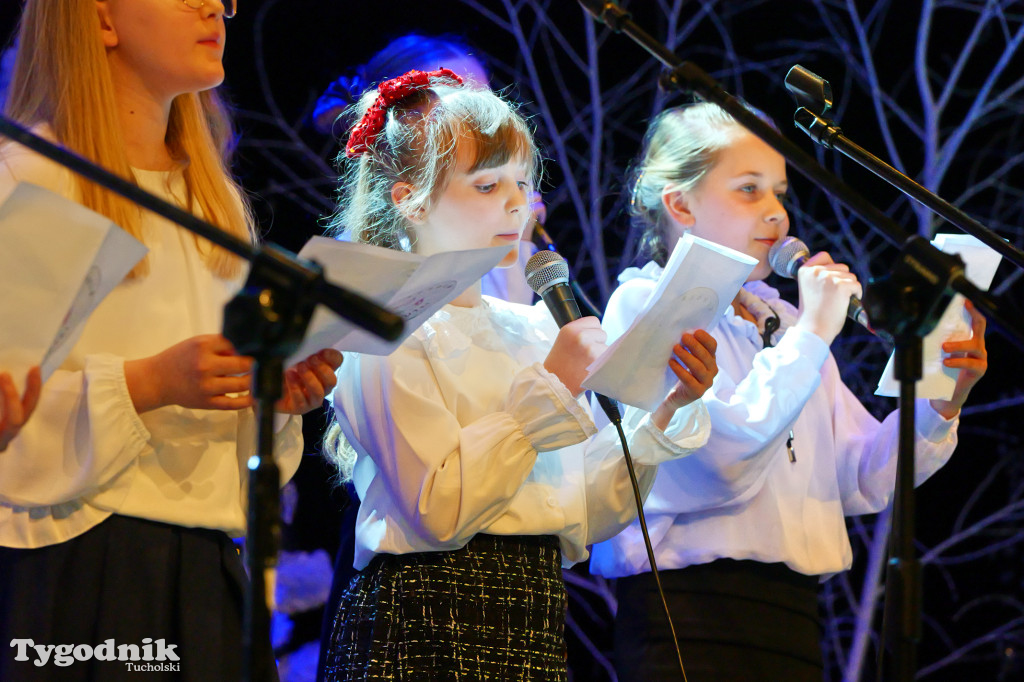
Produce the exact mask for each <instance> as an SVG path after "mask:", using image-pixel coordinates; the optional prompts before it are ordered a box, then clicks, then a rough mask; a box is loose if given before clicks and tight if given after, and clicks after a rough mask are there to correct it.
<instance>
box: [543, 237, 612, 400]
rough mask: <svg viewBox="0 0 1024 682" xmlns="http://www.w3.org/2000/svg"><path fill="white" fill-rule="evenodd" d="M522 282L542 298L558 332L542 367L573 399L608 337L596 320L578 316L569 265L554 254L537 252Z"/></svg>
mask: <svg viewBox="0 0 1024 682" xmlns="http://www.w3.org/2000/svg"><path fill="white" fill-rule="evenodd" d="M526 283H527V284H529V285H530V288H531V289H533V290H534V291H535V292H536V293H537V295H539V296H540V297H541V298H542V299H544V303H545V304H546V305H547V307H548V310H550V311H551V316H552V317H554V318H555V322H557V323H558V326H559V327H561V329H560V330H559V331H558V336H557V337H556V338H555V343H554V345H553V346H552V347H551V350H550V351H549V352H548V356H547V358H545V360H544V368H545V369H546V370H548V371H549V372H551V373H552V374H554V375H555V376H557V377H558V379H559V380H560V381H561V382H562V383H563V384H564V385H565V387H566V388H568V389H569V392H570V393H572V394H573V395H574V396H578V395H579V394H580V393H582V392H583V389H582V387H581V384H582V383H583V380H584V379H585V378H586V377H587V367H589V366H590V363H592V362H593V361H594V360H596V359H597V358H598V356H599V355H601V353H603V352H604V350H605V348H606V347H607V346H605V341H607V339H608V335H607V334H605V331H604V330H603V329H602V328H601V323H600V321H599V320H598V319H597V318H596V317H582V316H581V314H580V309H579V306H578V305H576V298H575V296H574V295H573V292H572V288H571V287H570V286H569V265H568V263H566V262H565V259H564V258H562V256H561V255H559V254H558V253H556V252H555V251H538V252H537V253H535V254H534V255H533V257H532V258H530V260H529V262H527V264H526Z"/></svg>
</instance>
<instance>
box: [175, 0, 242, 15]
mask: <svg viewBox="0 0 1024 682" xmlns="http://www.w3.org/2000/svg"><path fill="white" fill-rule="evenodd" d="M181 1H182V2H183V3H185V7H188V8H190V9H202V8H203V7H204V6H205V5H206V3H207V0H181ZM221 4H222V5H224V18H225V19H230V18H231V17H233V16H235V12H237V11H238V0H221Z"/></svg>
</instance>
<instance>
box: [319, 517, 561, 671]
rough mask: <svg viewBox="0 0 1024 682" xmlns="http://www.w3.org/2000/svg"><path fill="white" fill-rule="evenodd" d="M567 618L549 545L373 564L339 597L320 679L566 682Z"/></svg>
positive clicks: (523, 540)
mask: <svg viewBox="0 0 1024 682" xmlns="http://www.w3.org/2000/svg"><path fill="white" fill-rule="evenodd" d="M565 608H566V592H565V584H564V583H563V582H562V569H561V552H560V551H559V545H558V540H557V539H556V538H554V537H550V536H500V535H477V536H476V537H474V538H473V539H472V540H471V541H470V542H469V544H468V545H467V546H466V547H463V548H462V549H459V550H455V551H450V552H420V553H414V554H402V555H392V554H387V555H377V556H376V557H375V558H374V559H373V561H372V562H371V563H370V565H369V566H367V567H366V568H365V569H364V570H363V571H361V572H360V573H358V574H357V575H356V576H355V577H354V578H353V579H352V582H351V583H350V584H349V587H348V589H347V590H346V591H345V593H344V595H343V596H342V600H341V605H340V606H339V608H338V612H337V615H336V616H335V619H334V626H333V629H332V634H331V640H330V650H329V652H328V653H327V657H326V660H327V665H326V671H325V679H327V680H330V681H331V682H342V681H344V682H352V681H355V680H408V681H410V682H412V681H415V682H423V681H426V680H500V681H502V682H506V681H509V682H511V681H517V680H523V681H525V680H565V679H567V672H566V650H565V639H564V630H565Z"/></svg>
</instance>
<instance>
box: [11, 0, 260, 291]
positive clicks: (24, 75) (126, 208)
mask: <svg viewBox="0 0 1024 682" xmlns="http://www.w3.org/2000/svg"><path fill="white" fill-rule="evenodd" d="M90 26H91V27H93V28H94V30H91V31H90V30H89V27H90ZM99 29H100V25H99V16H98V14H97V12H96V0H26V2H25V7H24V10H23V12H22V15H21V23H20V27H19V33H18V55H17V59H16V61H15V66H14V74H13V77H12V79H11V86H10V93H9V96H8V99H7V104H6V114H7V115H8V116H9V117H11V118H13V119H14V120H16V121H18V122H19V123H22V124H23V125H26V126H36V125H39V124H43V123H45V124H48V125H49V126H50V128H51V129H52V130H53V133H54V135H55V136H56V138H57V140H58V141H59V142H60V143H61V144H63V145H64V146H66V147H68V148H69V149H71V150H73V151H75V152H77V153H78V154H80V155H82V156H84V157H86V158H87V159H89V160H91V161H93V162H94V163H97V164H99V165H100V166H103V167H104V168H106V169H107V170H110V171H112V172H114V173H116V174H118V175H120V176H122V177H124V178H127V179H129V180H133V181H134V179H135V178H134V174H133V173H132V169H131V166H130V165H129V163H128V153H127V150H126V147H125V140H124V137H123V135H122V134H121V128H120V122H119V120H118V117H117V116H116V115H115V112H116V111H117V109H116V106H115V95H114V84H113V79H112V76H111V73H110V67H109V65H108V63H107V55H106V48H105V47H104V45H103V42H102V40H101V37H100V30H99ZM231 140H232V128H231V121H230V117H229V116H228V113H227V110H226V108H225V107H224V105H223V103H222V101H221V99H220V97H219V96H218V95H217V93H216V92H215V91H213V90H208V91H205V92H200V93H187V94H183V95H179V96H178V97H176V98H175V99H174V101H173V102H172V104H171V111H170V119H169V123H168V127H167V138H166V141H167V145H168V148H169V150H170V152H171V154H172V155H173V156H174V158H177V159H180V160H182V162H183V163H184V178H185V187H186V188H187V191H188V201H189V204H190V205H191V207H192V209H193V210H195V211H196V212H197V213H198V214H201V215H202V216H203V217H204V218H205V219H206V220H207V221H209V222H211V223H213V224H214V225H217V226H218V227H220V228H221V229H223V230H224V231H226V232H228V233H231V234H234V235H236V236H238V237H241V238H243V239H248V240H250V241H253V240H255V230H254V227H253V220H252V216H251V213H250V209H249V204H248V202H247V201H246V198H245V193H244V192H243V191H242V190H241V188H240V187H239V186H238V185H237V184H236V183H235V182H234V181H233V180H232V179H231V176H230V173H229V172H228V168H227V165H228V156H229V147H230V143H231ZM75 180H76V182H77V185H78V191H79V196H78V200H79V201H80V202H81V203H82V204H83V205H84V206H86V207H88V208H90V209H92V210H94V211H96V212H97V213H101V214H103V215H105V216H107V217H108V218H110V219H111V220H112V221H113V222H114V223H116V224H117V225H120V226H121V227H122V228H123V229H124V230H125V231H127V232H128V233H129V234H131V235H132V236H134V237H136V238H137V239H140V240H142V239H143V235H142V212H141V209H139V208H138V207H137V206H135V205H134V204H132V203H131V202H129V201H128V200H127V199H123V198H121V197H120V196H118V195H116V194H113V193H111V192H109V191H107V190H105V189H103V188H101V187H99V186H98V185H96V184H94V183H92V182H89V181H87V180H84V179H82V178H80V177H79V176H75ZM200 242H201V243H200V247H201V250H202V251H203V254H204V259H205V261H206V264H207V265H208V266H209V268H210V270H211V271H213V272H214V273H216V274H217V275H219V276H221V277H231V276H234V275H236V274H237V273H238V272H239V271H240V269H241V262H240V261H239V259H238V258H236V257H235V256H233V255H232V254H230V253H228V252H227V251H224V250H223V249H221V248H219V247H214V246H213V245H212V244H210V243H209V242H206V241H205V240H200ZM148 271H149V266H148V262H147V261H146V260H143V261H142V262H141V263H140V264H139V265H137V266H136V267H135V270H133V271H132V274H131V275H130V276H141V275H145V274H146V273H147V272H148Z"/></svg>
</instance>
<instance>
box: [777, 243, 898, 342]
mask: <svg viewBox="0 0 1024 682" xmlns="http://www.w3.org/2000/svg"><path fill="white" fill-rule="evenodd" d="M810 257H811V251H810V249H808V248H807V244H804V243H803V242H802V241H800V240H799V239H798V238H796V237H786V238H785V239H782V240H780V241H777V242H775V243H774V244H772V248H771V249H769V250H768V264H769V265H770V266H771V268H772V270H773V271H774V272H775V274H776V275H779V276H780V277H786V278H787V279H796V272H797V270H799V269H800V268H801V267H802V266H803V264H804V263H806V262H807V259H808V258H810ZM846 316H847V317H848V318H850V319H851V320H853V321H854V322H857V323H858V324H860V325H861V326H863V327H864V328H865V329H867V330H868V331H869V332H871V333H872V334H874V335H875V336H877V337H878V338H880V339H882V340H883V341H886V342H887V343H892V342H893V341H892V337H891V336H889V334H888V333H886V332H884V331H881V330H878V329H875V328H873V327H872V326H871V321H870V320H869V319H868V314H867V312H866V311H865V310H864V305H863V304H862V303H861V302H860V299H859V298H857V297H856V296H851V297H850V305H849V307H848V308H847V309H846Z"/></svg>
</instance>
